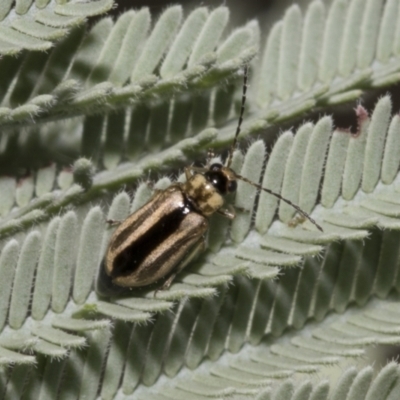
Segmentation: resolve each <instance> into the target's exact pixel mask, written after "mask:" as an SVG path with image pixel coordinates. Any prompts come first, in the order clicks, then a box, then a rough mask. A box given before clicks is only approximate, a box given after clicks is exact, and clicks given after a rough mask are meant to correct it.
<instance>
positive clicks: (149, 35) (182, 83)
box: [0, 2, 258, 127]
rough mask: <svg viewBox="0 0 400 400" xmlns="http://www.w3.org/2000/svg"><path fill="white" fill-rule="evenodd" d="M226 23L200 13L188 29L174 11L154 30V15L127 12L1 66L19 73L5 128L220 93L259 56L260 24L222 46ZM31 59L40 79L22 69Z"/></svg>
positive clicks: (11, 74)
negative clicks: (223, 83) (213, 90)
mask: <svg viewBox="0 0 400 400" xmlns="http://www.w3.org/2000/svg"><path fill="white" fill-rule="evenodd" d="M94 3H96V4H97V3H99V2H94ZM89 4H91V3H89ZM72 6H73V4H68V5H65V6H62V7H70V8H71V7H72ZM60 7H61V6H60ZM71 10H72V8H71ZM228 17H229V12H228V10H227V8H225V7H221V8H218V9H216V10H214V11H213V12H211V13H209V12H208V10H207V9H205V8H199V9H197V10H195V11H193V12H192V13H191V14H190V15H189V16H188V18H187V20H186V21H185V22H184V23H183V25H182V8H181V7H180V6H174V7H171V8H168V9H167V10H166V11H165V12H164V13H163V14H162V15H161V16H160V18H159V19H158V21H157V22H156V23H155V24H154V26H153V29H152V30H151V18H150V14H149V11H148V9H142V10H140V11H137V12H134V11H128V12H127V13H125V14H123V15H122V16H121V17H119V19H118V20H117V21H116V22H115V23H114V22H113V21H112V20H111V19H110V18H105V19H103V20H101V21H99V22H98V23H97V24H96V25H95V26H94V27H93V28H92V29H91V31H90V32H88V33H87V34H86V33H85V32H84V31H83V30H82V29H80V28H76V29H74V30H73V31H72V32H71V34H70V35H69V36H68V37H67V38H65V39H64V40H63V41H62V42H60V43H58V44H57V46H56V47H55V48H54V49H53V50H52V51H50V52H49V53H47V54H44V53H41V54H38V55H35V54H27V55H23V56H21V57H19V58H18V59H16V60H12V61H10V60H7V61H3V64H7V65H8V64H10V63H12V64H13V69H10V70H9V71H8V74H7V76H4V79H3V85H4V91H3V93H2V94H1V97H2V108H1V112H2V113H1V121H0V124H1V125H2V126H8V127H9V126H16V125H17V126H21V125H25V126H30V125H32V118H34V120H35V122H43V121H49V120H54V119H64V118H67V117H71V116H76V115H91V114H99V113H101V112H104V111H112V110H115V109H117V108H122V107H126V106H130V105H131V104H132V103H135V104H138V103H143V102H149V101H151V100H154V99H160V98H165V97H167V98H170V97H171V96H172V95H173V94H174V93H177V92H182V91H185V92H187V91H188V90H190V91H192V92H193V91H196V90H204V89H206V88H209V87H213V86H216V85H218V84H219V83H220V82H221V81H223V80H225V79H228V78H230V77H232V76H235V75H236V73H237V71H238V70H239V69H240V67H241V66H242V65H243V64H244V63H247V62H249V60H251V59H252V58H253V57H254V55H255V54H256V52H257V50H258V48H257V45H256V40H255V38H256V36H257V33H258V31H257V29H258V27H257V24H256V23H255V22H253V23H250V24H248V25H247V26H245V27H243V28H242V29H240V30H238V31H236V32H233V33H232V34H231V35H230V36H228V38H226V39H225V40H220V37H221V34H222V32H223V31H224V29H225V27H226V25H227V22H228ZM193 26H195V27H196V29H194V30H193ZM188 31H190V35H189V34H188V33H187V32H188ZM132 38H134V40H132ZM89 47H90V51H88V48H89ZM178 55H179V57H178ZM32 57H35V59H36V63H37V64H38V69H37V71H36V74H35V76H34V75H33V74H32V69H31V68H30V69H29V75H27V73H28V71H27V70H26V69H24V65H27V64H29V65H31V64H30V62H31V61H29V59H30V58H32ZM18 67H20V70H19V72H18V75H17V76H16V77H15V71H16V70H17V68H18ZM2 68H4V67H2ZM14 79H16V82H14Z"/></svg>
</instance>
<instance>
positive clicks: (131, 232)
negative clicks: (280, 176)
mask: <svg viewBox="0 0 400 400" xmlns="http://www.w3.org/2000/svg"><path fill="white" fill-rule="evenodd" d="M246 90H247V66H245V67H244V81H243V92H242V103H241V110H240V116H239V121H238V125H237V128H236V133H235V137H234V140H233V142H232V145H231V148H230V151H229V153H228V157H227V162H226V165H225V166H224V165H222V164H220V163H213V164H211V162H210V161H208V163H207V165H206V166H205V167H203V168H200V167H194V166H189V167H186V168H185V175H186V182H185V183H174V184H172V185H171V186H170V187H169V188H167V189H165V190H161V191H157V192H156V193H155V194H154V195H153V197H152V198H151V199H150V200H149V201H148V202H147V203H146V204H145V205H144V206H143V207H142V208H140V209H139V210H137V211H136V212H134V213H133V214H131V215H130V216H128V218H127V219H126V220H124V221H123V222H122V223H121V224H120V225H119V227H118V228H117V229H116V230H115V232H114V234H113V235H112V237H111V239H110V242H109V245H108V249H107V253H106V256H105V261H104V268H105V273H106V275H107V276H108V277H109V278H110V279H111V281H112V283H113V284H114V285H116V286H120V287H125V288H127V287H129V288H135V287H136V288H139V287H146V286H149V285H152V284H155V283H156V282H158V281H160V280H163V283H162V285H161V286H160V287H159V288H158V289H157V290H156V292H157V291H158V290H164V289H168V288H169V286H170V285H171V283H172V282H173V280H174V279H175V277H176V275H177V274H178V273H179V272H180V271H182V269H183V268H185V267H186V265H187V264H188V263H189V262H190V261H191V260H192V259H194V258H195V257H196V255H197V254H198V253H199V252H201V251H202V250H203V249H205V234H206V232H207V230H208V225H209V222H208V220H209V217H210V216H211V215H213V214H214V213H219V214H222V215H224V216H225V217H227V218H229V219H233V218H235V212H234V209H233V208H232V207H231V206H225V205H224V196H225V195H227V194H230V193H234V192H235V191H236V188H237V181H238V180H242V181H245V182H247V183H249V184H250V185H253V186H255V187H256V188H258V189H259V190H263V191H265V192H267V193H270V194H272V195H274V196H276V197H277V198H279V199H280V200H282V201H285V202H286V203H288V204H290V205H291V206H292V207H294V208H295V209H296V210H297V211H298V212H299V213H300V214H301V215H302V216H304V217H305V218H307V219H309V220H310V221H311V222H312V223H313V224H314V225H315V226H316V227H317V228H318V229H319V230H321V231H322V228H321V227H320V226H319V225H318V224H317V223H316V222H315V220H314V219H313V218H311V217H310V215H308V214H307V213H306V212H304V211H303V210H301V209H300V207H299V206H297V205H296V204H294V203H292V202H291V201H290V200H288V199H285V198H283V197H282V196H281V195H280V194H279V193H275V192H273V191H271V190H269V189H267V188H264V187H262V186H260V185H258V184H256V183H254V182H252V181H250V180H248V179H247V178H245V177H243V176H240V175H239V174H237V173H236V172H234V171H233V170H232V169H231V163H232V157H233V152H234V150H235V148H236V145H237V141H238V136H239V133H240V129H241V124H242V121H243V113H244V107H245V102H246ZM209 158H210V159H211V157H209ZM111 222H112V221H111ZM156 292H155V293H156Z"/></svg>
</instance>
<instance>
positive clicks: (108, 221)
mask: <svg viewBox="0 0 400 400" xmlns="http://www.w3.org/2000/svg"><path fill="white" fill-rule="evenodd" d="M123 221H124V220H122V221H120V220H118V219H106V222H107V224H109V225H110V226H115V225H119V224H120V223H121V222H123Z"/></svg>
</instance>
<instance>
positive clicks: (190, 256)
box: [154, 237, 206, 297]
mask: <svg viewBox="0 0 400 400" xmlns="http://www.w3.org/2000/svg"><path fill="white" fill-rule="evenodd" d="M205 248H206V241H205V239H204V237H202V238H201V239H200V241H199V242H198V243H196V244H195V245H194V248H193V250H191V251H190V253H188V255H187V256H186V257H185V258H184V259H183V260H182V262H181V263H180V264H178V265H177V266H176V267H175V269H174V271H173V272H172V274H171V275H170V276H169V277H168V279H167V280H166V281H165V282H164V283H163V284H162V285H161V286H160V287H159V288H158V289H156V290H155V291H154V297H156V295H157V292H158V291H159V290H167V289H168V288H169V287H170V286H171V284H172V282H173V281H174V279H175V278H176V275H178V274H179V272H181V271H182V270H183V269H184V268H185V267H186V266H187V265H188V264H189V263H190V262H191V261H192V260H193V259H194V258H196V256H197V255H198V254H199V253H201V252H202V251H204V249H205Z"/></svg>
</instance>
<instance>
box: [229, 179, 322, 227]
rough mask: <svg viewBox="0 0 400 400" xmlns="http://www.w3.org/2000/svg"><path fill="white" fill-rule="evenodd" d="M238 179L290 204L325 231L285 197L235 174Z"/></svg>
mask: <svg viewBox="0 0 400 400" xmlns="http://www.w3.org/2000/svg"><path fill="white" fill-rule="evenodd" d="M235 175H236V178H237V179H240V180H242V181H244V182H247V183H249V184H250V185H252V186H254V187H256V188H257V189H260V190H263V191H264V192H267V193H269V194H272V196H275V197H277V198H278V199H279V200H282V201H284V202H285V203H287V204H289V205H290V206H292V207H293V208H294V209H295V210H296V211H298V212H299V213H300V214H301V215H303V216H304V217H306V218H307V219H308V220H309V221H310V222H311V223H313V224H314V225H315V226H316V227H317V228H318V229H319V230H320V231H321V232H323V229H322V227H321V226H320V225H318V224H317V222H316V221H315V220H314V219H313V218H312V217H311V216H310V215H309V214H307V213H306V212H305V211H303V210H302V209H301V208H300V207H299V206H298V205H297V204H294V203H292V202H291V201H290V200H288V199H285V198H284V197H282V196H281V195H280V194H279V193H276V192H273V191H272V190H270V189H267V188H265V187H262V186H261V185H258V184H257V183H254V182H252V181H250V180H249V179H247V178H245V177H243V176H241V175H238V174H235Z"/></svg>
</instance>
